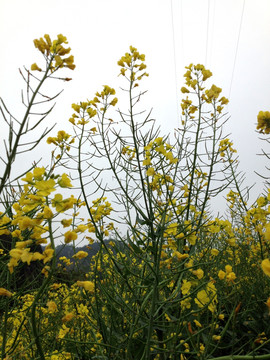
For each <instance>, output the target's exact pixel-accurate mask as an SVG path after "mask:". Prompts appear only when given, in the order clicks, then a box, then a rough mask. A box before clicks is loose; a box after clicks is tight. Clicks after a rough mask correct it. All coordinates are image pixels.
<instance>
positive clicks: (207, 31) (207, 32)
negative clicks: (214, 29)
mask: <svg viewBox="0 0 270 360" xmlns="http://www.w3.org/2000/svg"><path fill="white" fill-rule="evenodd" d="M209 15H210V0H208V13H207V28H206V51H205V62H204V65H205V66H207V55H208V54H207V52H208V36H209Z"/></svg>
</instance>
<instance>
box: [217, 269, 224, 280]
mask: <svg viewBox="0 0 270 360" xmlns="http://www.w3.org/2000/svg"><path fill="white" fill-rule="evenodd" d="M225 276H226V273H225V272H224V271H223V270H219V272H218V277H219V279H220V280H223V279H224V278H225Z"/></svg>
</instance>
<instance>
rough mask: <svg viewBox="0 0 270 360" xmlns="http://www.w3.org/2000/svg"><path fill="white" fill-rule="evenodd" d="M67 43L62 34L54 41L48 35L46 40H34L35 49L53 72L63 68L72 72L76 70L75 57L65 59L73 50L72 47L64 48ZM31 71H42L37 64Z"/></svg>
mask: <svg viewBox="0 0 270 360" xmlns="http://www.w3.org/2000/svg"><path fill="white" fill-rule="evenodd" d="M67 43H68V42H67V38H66V37H65V36H63V35H62V34H59V35H57V39H56V40H53V41H52V40H51V38H50V36H49V35H48V34H45V35H44V38H40V39H35V40H34V45H35V47H36V48H37V49H38V50H39V51H40V52H42V54H43V55H44V56H45V58H46V61H47V62H48V63H49V66H50V70H51V71H52V72H54V71H56V70H58V69H59V68H63V67H66V68H69V69H71V70H74V69H75V67H76V65H74V56H73V55H70V56H69V57H64V56H65V55H67V54H69V53H70V50H71V49H70V47H69V48H65V47H64V46H63V44H67ZM31 70H32V71H35V70H36V71H42V69H41V68H40V67H39V66H38V65H37V64H36V63H34V64H32V66H31ZM68 80H69V79H68Z"/></svg>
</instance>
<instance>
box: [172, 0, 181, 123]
mask: <svg viewBox="0 0 270 360" xmlns="http://www.w3.org/2000/svg"><path fill="white" fill-rule="evenodd" d="M171 23H172V41H173V58H174V77H175V95H176V114H177V126H178V124H179V122H180V119H179V117H180V115H179V106H180V104H178V85H177V67H176V51H175V34H174V21H173V3H172V0H171Z"/></svg>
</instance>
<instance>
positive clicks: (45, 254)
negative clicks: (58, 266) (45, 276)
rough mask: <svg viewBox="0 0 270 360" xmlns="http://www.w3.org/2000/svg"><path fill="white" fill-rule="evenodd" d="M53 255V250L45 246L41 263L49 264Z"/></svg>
mask: <svg viewBox="0 0 270 360" xmlns="http://www.w3.org/2000/svg"><path fill="white" fill-rule="evenodd" d="M53 254H54V250H53V249H51V248H50V245H48V246H46V248H45V250H44V251H43V254H42V255H43V263H44V264H47V262H49V261H50V260H51V259H52V257H53Z"/></svg>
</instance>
